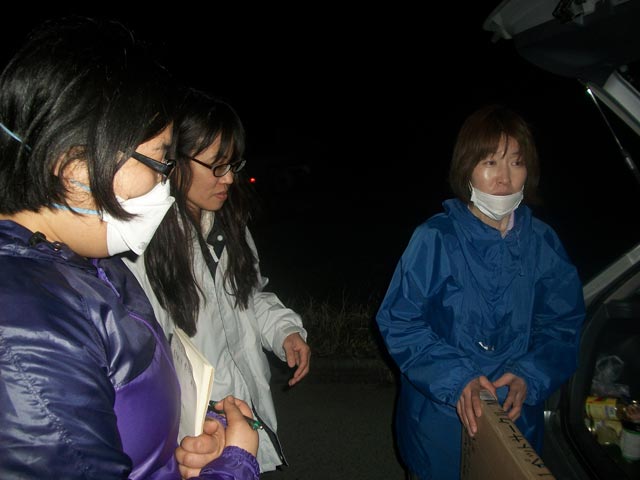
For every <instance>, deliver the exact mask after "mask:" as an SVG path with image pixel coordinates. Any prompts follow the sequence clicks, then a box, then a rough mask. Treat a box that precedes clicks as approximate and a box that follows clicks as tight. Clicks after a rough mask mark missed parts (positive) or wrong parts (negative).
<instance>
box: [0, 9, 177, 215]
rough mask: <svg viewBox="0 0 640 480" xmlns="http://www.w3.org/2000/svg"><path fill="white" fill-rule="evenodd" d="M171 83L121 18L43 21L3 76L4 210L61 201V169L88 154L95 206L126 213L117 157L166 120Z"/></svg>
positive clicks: (0, 186)
mask: <svg viewBox="0 0 640 480" xmlns="http://www.w3.org/2000/svg"><path fill="white" fill-rule="evenodd" d="M175 99H176V98H175V85H174V82H173V79H172V78H171V76H170V75H169V73H168V72H167V71H166V70H165V69H164V68H163V67H162V66H161V65H160V64H159V63H157V62H156V61H155V60H154V59H153V56H152V55H151V53H150V50H149V48H148V46H147V45H146V44H144V43H142V42H140V41H138V40H137V39H136V38H135V37H134V35H133V33H132V31H130V30H129V29H128V28H126V27H125V26H124V25H122V24H121V23H118V22H115V21H112V20H105V19H95V18H88V17H65V18H60V19H53V20H49V21H46V22H45V23H43V24H42V25H41V26H40V27H38V28H37V29H35V30H34V31H33V32H32V33H31V34H30V36H29V37H28V38H27V41H26V42H25V44H24V45H23V46H22V47H21V48H20V50H19V51H18V52H17V53H16V54H15V55H14V56H13V58H12V59H11V60H10V61H9V63H8V64H7V66H6V67H5V69H4V71H3V72H2V74H1V76H0V122H2V124H4V126H5V127H6V128H7V129H9V130H10V131H11V132H13V133H14V134H15V135H16V136H17V137H19V138H20V139H21V141H18V140H16V139H15V138H13V137H12V136H10V135H9V134H7V133H6V132H4V131H0V212H2V213H5V214H14V213H17V212H20V211H24V210H30V211H38V210H39V209H40V208H42V207H47V206H51V205H52V204H53V203H62V204H67V201H66V199H65V197H66V194H67V192H66V189H65V187H64V182H63V181H62V180H61V176H62V175H60V174H61V173H63V172H64V169H65V168H66V167H68V166H69V165H70V164H71V162H73V161H76V160H79V161H82V162H86V166H87V170H88V175H89V184H90V188H91V193H92V196H93V198H94V200H95V204H96V208H97V209H99V210H105V211H107V212H109V213H110V214H112V215H113V216H114V217H116V218H129V217H130V214H128V213H127V212H125V211H124V210H123V209H122V207H121V206H120V205H119V203H118V201H117V199H116V197H115V194H114V192H113V177H114V176H115V174H116V171H117V168H118V166H119V163H120V162H121V161H122V160H124V159H126V158H128V157H129V156H130V155H131V153H132V152H133V151H134V150H135V148H136V147H137V146H138V145H140V144H141V143H144V142H145V141H148V140H150V139H151V138H153V137H155V136H156V135H158V134H159V133H160V132H162V130H164V129H165V128H166V127H167V126H169V125H170V123H171V121H172V116H173V111H174V108H175Z"/></svg>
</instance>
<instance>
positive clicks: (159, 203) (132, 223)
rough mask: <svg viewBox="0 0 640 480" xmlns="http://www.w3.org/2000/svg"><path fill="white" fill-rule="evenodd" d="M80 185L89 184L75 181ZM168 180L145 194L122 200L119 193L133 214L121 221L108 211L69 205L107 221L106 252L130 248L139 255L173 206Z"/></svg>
mask: <svg viewBox="0 0 640 480" xmlns="http://www.w3.org/2000/svg"><path fill="white" fill-rule="evenodd" d="M74 183H75V184H76V185H78V186H80V187H81V188H83V189H85V190H87V191H89V187H88V186H86V185H83V184H80V183H79V182H74ZM169 192H170V188H169V182H168V181H167V182H165V183H164V184H163V183H158V184H157V185H156V186H155V187H153V188H152V189H151V190H149V191H148V192H147V193H145V194H144V195H140V196H139V197H135V198H129V199H128V200H124V199H122V198H120V197H118V196H116V198H117V199H118V202H119V203H120V205H121V206H122V208H123V209H124V210H125V211H127V212H128V213H131V214H134V215H136V217H135V218H132V219H131V220H120V219H118V218H115V217H113V216H111V215H110V214H109V213H107V212H102V213H100V212H98V211H96V210H89V209H84V208H71V209H72V210H74V211H76V212H78V213H84V214H88V215H100V216H101V217H102V221H104V222H106V224H107V251H108V252H109V255H116V254H118V253H123V252H127V251H129V250H131V251H133V252H134V253H135V254H137V255H141V254H142V252H144V250H145V249H146V248H147V245H149V242H150V241H151V238H152V237H153V234H154V233H155V232H156V230H157V229H158V226H159V225H160V222H161V221H162V219H163V218H164V216H165V215H166V213H167V211H168V210H169V208H170V207H171V205H173V202H174V201H175V199H174V198H173V197H172V196H171V195H170V193H169ZM54 206H55V207H56V208H66V207H64V206H63V205H58V204H54Z"/></svg>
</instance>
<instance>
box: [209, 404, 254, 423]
mask: <svg viewBox="0 0 640 480" xmlns="http://www.w3.org/2000/svg"><path fill="white" fill-rule="evenodd" d="M216 403H218V402H217V401H215V400H210V401H209V408H208V410H209V411H211V412H215V413H217V414H219V415H222V414H224V411H223V410H218V409H217V408H216V407H215V404H216ZM243 417H244V419H245V420H246V421H247V423H248V424H249V426H250V427H251V428H253V429H254V430H264V428H263V427H262V423H261V422H260V420H256V419H255V418H251V417H247V416H246V415H243Z"/></svg>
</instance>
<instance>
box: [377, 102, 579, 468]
mask: <svg viewBox="0 0 640 480" xmlns="http://www.w3.org/2000/svg"><path fill="white" fill-rule="evenodd" d="M537 182H538V159H537V153H536V149H535V146H534V143H533V138H532V134H531V131H530V129H529V127H528V126H527V124H526V123H525V121H524V120H523V119H522V118H521V117H520V116H519V115H517V114H516V113H514V112H513V111H511V110H509V109H506V108H504V107H500V106H488V107H484V108H482V109H480V110H478V111H476V112H475V113H474V114H472V115H471V116H470V117H469V118H468V119H467V120H466V121H465V123H464V125H463V127H462V129H461V131H460V133H459V135H458V140H457V143H456V147H455V150H454V155H453V161H452V164H451V170H450V185H451V187H452V190H453V191H454V193H455V194H456V196H457V197H458V198H454V199H449V200H446V201H445V202H444V204H443V206H444V213H440V214H437V215H435V216H433V217H432V218H430V219H429V220H427V221H426V222H425V223H424V224H422V225H420V226H419V227H418V228H417V229H416V230H415V232H414V234H413V236H412V238H411V240H410V242H409V245H408V247H407V248H406V250H405V252H404V254H403V255H402V258H401V259H400V262H399V263H398V265H397V267H396V270H395V273H394V275H393V278H392V280H391V283H390V285H389V288H388V290H387V293H386V296H385V298H384V300H383V302H382V305H381V307H380V310H379V312H378V315H377V323H378V326H379V328H380V331H381V333H382V336H383V338H384V341H385V343H386V346H387V348H388V350H389V352H390V354H391V356H392V357H393V359H394V360H395V362H396V363H397V365H398V367H399V369H400V372H401V382H400V395H399V400H398V404H397V412H396V433H397V441H398V446H399V449H400V453H401V456H402V458H403V460H404V462H405V464H406V466H407V468H408V471H409V475H410V478H419V479H422V480H424V479H431V478H433V479H437V480H446V479H453V478H459V470H460V439H461V428H462V427H463V426H464V427H465V428H467V430H468V432H469V433H470V434H472V435H473V434H475V433H476V431H477V423H476V420H475V418H476V417H477V416H478V414H479V413H480V411H481V406H480V401H479V391H480V390H481V389H486V390H488V391H489V392H491V393H492V394H494V395H495V396H497V397H498V400H499V402H500V404H501V405H502V406H503V408H504V409H505V411H507V413H508V414H509V417H510V418H511V419H512V420H515V423H516V425H517V426H518V427H519V428H520V429H521V431H522V432H523V433H524V435H525V436H526V438H527V439H528V441H529V442H530V443H531V444H532V446H533V447H534V448H535V449H536V450H538V451H539V449H541V446H542V436H543V403H544V400H545V399H546V398H547V397H549V395H550V394H551V393H552V392H553V391H554V390H556V389H557V388H558V387H559V386H560V385H561V384H562V383H563V382H564V381H566V380H567V379H568V377H569V376H570V375H571V374H572V373H573V372H574V370H575V369H576V365H577V353H578V344H579V334H580V329H581V325H582V322H583V320H584V302H583V297H582V288H581V283H580V280H579V277H578V273H577V271H576V268H575V267H574V265H573V264H572V263H571V261H570V260H569V258H568V256H567V254H566V252H565V250H564V248H563V246H562V244H561V243H560V240H559V239H558V237H557V235H556V234H555V232H554V231H553V229H552V228H551V227H549V226H548V225H546V224H545V223H543V222H541V221H540V220H538V219H536V218H535V217H533V216H532V214H531V210H530V209H529V208H528V207H527V206H525V205H520V203H521V200H522V199H523V198H524V199H526V200H530V199H532V198H534V195H535V187H536V185H537Z"/></svg>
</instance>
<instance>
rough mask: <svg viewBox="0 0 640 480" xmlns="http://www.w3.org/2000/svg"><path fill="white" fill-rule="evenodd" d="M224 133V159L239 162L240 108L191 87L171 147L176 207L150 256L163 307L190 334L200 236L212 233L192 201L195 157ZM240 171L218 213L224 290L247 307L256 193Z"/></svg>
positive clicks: (254, 274)
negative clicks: (195, 247)
mask: <svg viewBox="0 0 640 480" xmlns="http://www.w3.org/2000/svg"><path fill="white" fill-rule="evenodd" d="M218 137H219V138H220V149H219V153H218V158H221V157H226V158H225V162H229V163H235V162H237V161H239V160H240V159H241V158H242V156H243V153H244V148H245V131H244V127H243V125H242V123H241V121H240V118H239V117H238V115H237V113H236V112H235V110H234V109H233V108H232V107H231V106H230V105H229V104H228V103H226V102H224V101H223V100H221V99H218V98H216V97H213V96H211V95H209V94H207V93H205V92H202V91H199V90H195V89H188V90H187V91H186V93H185V95H184V98H183V101H182V102H181V107H180V108H179V112H178V115H177V116H176V120H175V124H174V136H173V144H172V146H171V151H172V154H173V155H175V158H176V160H177V164H176V170H175V174H174V175H173V176H172V179H171V188H172V195H173V196H174V197H175V199H176V201H175V205H174V207H173V208H172V209H171V210H170V211H169V213H168V214H167V216H165V218H164V220H163V221H162V223H161V224H160V227H159V228H158V230H157V231H156V234H155V235H154V237H153V239H152V241H151V242H150V244H149V246H148V247H147V250H146V251H145V256H144V261H145V268H146V271H147V275H148V278H149V281H150V283H151V286H152V288H153V291H154V292H155V294H156V297H157V298H158V301H159V302H160V305H161V306H162V307H163V308H164V309H165V310H167V311H168V312H169V315H170V316H171V318H172V319H173V321H174V323H175V324H176V326H178V327H180V328H182V329H183V330H184V331H185V332H186V333H187V334H188V335H190V336H193V335H194V334H195V333H196V330H197V325H196V320H197V317H198V310H199V300H200V297H199V293H201V292H200V291H199V286H198V282H197V281H196V277H195V274H194V272H193V261H192V260H193V256H194V251H193V245H194V240H195V238H196V236H200V238H201V240H203V238H202V236H203V233H206V232H202V231H201V226H200V218H199V216H198V218H195V217H194V214H193V212H191V211H189V207H188V204H187V193H188V191H189V188H190V186H191V162H190V161H189V158H191V157H195V156H197V155H198V154H199V153H201V152H203V151H204V150H206V149H207V148H208V147H209V146H211V144H212V143H214V141H215V140H216V139H217V138H218ZM234 175H235V177H234V182H233V183H232V184H231V185H230V188H229V192H228V198H227V200H226V202H225V204H224V205H223V206H222V208H221V209H220V210H218V211H216V212H215V222H216V223H217V224H218V225H219V226H220V227H221V228H222V231H223V235H224V238H225V249H226V252H227V253H226V255H227V258H228V269H227V270H226V272H225V275H224V278H223V282H224V288H226V289H227V291H228V292H230V293H231V294H232V295H234V296H235V305H236V307H237V308H241V309H246V308H247V307H248V305H249V297H250V295H251V292H252V291H253V289H254V288H255V287H256V286H257V285H258V281H259V280H258V270H257V259H256V258H255V255H254V253H253V250H252V249H251V247H250V245H249V243H248V241H247V226H248V223H249V220H250V218H251V206H252V202H253V197H252V189H251V185H250V184H249V182H248V180H247V179H246V178H245V176H244V172H243V171H240V172H238V173H237V174H234ZM196 243H197V242H196Z"/></svg>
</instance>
